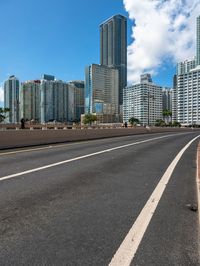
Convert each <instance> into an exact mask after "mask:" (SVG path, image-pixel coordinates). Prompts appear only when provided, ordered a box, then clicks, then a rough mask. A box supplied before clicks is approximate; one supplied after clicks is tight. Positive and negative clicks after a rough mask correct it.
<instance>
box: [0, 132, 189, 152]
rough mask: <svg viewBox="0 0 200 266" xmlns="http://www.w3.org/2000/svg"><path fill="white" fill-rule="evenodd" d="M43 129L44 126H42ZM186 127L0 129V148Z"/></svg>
mask: <svg viewBox="0 0 200 266" xmlns="http://www.w3.org/2000/svg"><path fill="white" fill-rule="evenodd" d="M43 129H44V128H43ZM191 131H192V129H188V128H156V127H154V128H153V127H152V128H150V129H146V128H143V127H138V128H117V129H96V130H93V129H90V130H88V129H84V130H83V129H82V130H81V129H80V130H79V129H77V130H52V129H45V130H42V129H38V130H37V129H34V130H26V129H24V130H21V129H20V130H2V131H0V150H2V149H9V148H18V147H27V146H36V145H45V144H55V143H63V142H71V141H82V140H92V139H100V138H110V137H119V136H128V135H136V134H150V133H161V132H191Z"/></svg>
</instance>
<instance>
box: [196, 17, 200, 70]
mask: <svg viewBox="0 0 200 266" xmlns="http://www.w3.org/2000/svg"><path fill="white" fill-rule="evenodd" d="M196 47H197V51H196V65H197V66H199V65H200V16H198V17H197V45H196Z"/></svg>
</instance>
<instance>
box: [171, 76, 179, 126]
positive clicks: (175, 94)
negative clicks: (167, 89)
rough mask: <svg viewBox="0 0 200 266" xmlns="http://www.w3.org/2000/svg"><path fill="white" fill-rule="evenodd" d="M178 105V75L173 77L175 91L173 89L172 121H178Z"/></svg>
mask: <svg viewBox="0 0 200 266" xmlns="http://www.w3.org/2000/svg"><path fill="white" fill-rule="evenodd" d="M177 103H178V92H177V75H174V77H173V89H172V121H173V122H174V121H178V118H177Z"/></svg>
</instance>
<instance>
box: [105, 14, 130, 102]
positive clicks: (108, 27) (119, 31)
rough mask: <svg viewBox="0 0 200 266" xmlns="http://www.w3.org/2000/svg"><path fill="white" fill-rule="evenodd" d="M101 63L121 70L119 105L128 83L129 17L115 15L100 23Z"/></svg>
mask: <svg viewBox="0 0 200 266" xmlns="http://www.w3.org/2000/svg"><path fill="white" fill-rule="evenodd" d="M100 49H101V50H100V63H101V65H106V66H111V67H115V68H117V69H118V70H119V105H122V104H123V88H125V87H126V85H127V19H126V17H124V16H122V15H115V16H113V17H111V18H109V19H108V20H106V21H105V22H103V23H102V24H101V25H100Z"/></svg>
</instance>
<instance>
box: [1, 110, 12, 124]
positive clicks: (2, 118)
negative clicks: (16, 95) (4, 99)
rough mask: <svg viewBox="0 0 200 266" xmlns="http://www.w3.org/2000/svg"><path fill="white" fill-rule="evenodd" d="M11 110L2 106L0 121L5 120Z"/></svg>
mask: <svg viewBox="0 0 200 266" xmlns="http://www.w3.org/2000/svg"><path fill="white" fill-rule="evenodd" d="M9 111H10V110H9V108H1V107H0V123H1V122H3V121H4V120H5V118H6V113H8V112H9Z"/></svg>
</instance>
